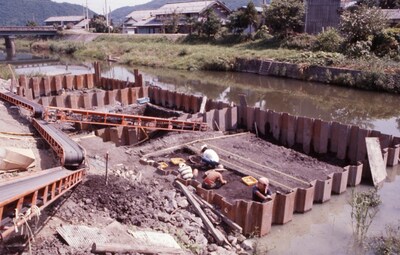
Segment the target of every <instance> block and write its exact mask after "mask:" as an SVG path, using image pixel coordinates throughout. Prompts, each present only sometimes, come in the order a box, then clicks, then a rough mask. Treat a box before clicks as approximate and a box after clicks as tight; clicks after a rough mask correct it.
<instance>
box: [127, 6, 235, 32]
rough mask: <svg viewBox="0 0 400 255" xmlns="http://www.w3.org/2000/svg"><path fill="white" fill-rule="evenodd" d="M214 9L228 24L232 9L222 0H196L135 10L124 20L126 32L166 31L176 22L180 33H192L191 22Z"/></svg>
mask: <svg viewBox="0 0 400 255" xmlns="http://www.w3.org/2000/svg"><path fill="white" fill-rule="evenodd" d="M208 9H212V10H213V11H214V12H215V13H216V15H217V16H218V17H219V18H220V20H221V23H222V24H226V22H227V21H228V16H229V14H230V9H229V8H228V7H227V6H226V5H225V4H223V3H222V2H220V1H195V2H180V3H169V4H165V5H163V6H162V7H160V8H159V9H156V10H147V11H134V12H132V13H131V14H129V15H128V16H127V17H126V18H127V19H126V21H125V22H124V27H125V28H128V29H125V32H128V33H129V32H130V31H134V32H135V33H139V34H154V33H165V32H168V31H166V29H167V26H168V24H171V23H172V22H175V23H176V26H177V32H178V33H190V30H191V25H190V24H191V22H194V21H200V20H201V19H202V18H203V17H204V14H205V12H206V10H208Z"/></svg>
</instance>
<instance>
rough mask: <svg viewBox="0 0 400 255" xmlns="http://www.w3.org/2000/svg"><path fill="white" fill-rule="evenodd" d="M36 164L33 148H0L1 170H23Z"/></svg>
mask: <svg viewBox="0 0 400 255" xmlns="http://www.w3.org/2000/svg"><path fill="white" fill-rule="evenodd" d="M34 165H35V155H34V154H33V151H32V150H31V149H19V148H12V147H3V148H0V170H6V171H7V170H23V169H27V168H30V167H33V166H34Z"/></svg>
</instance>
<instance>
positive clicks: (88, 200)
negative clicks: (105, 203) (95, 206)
mask: <svg viewBox="0 0 400 255" xmlns="http://www.w3.org/2000/svg"><path fill="white" fill-rule="evenodd" d="M84 202H85V204H91V203H92V199H90V198H87V199H85V200H84Z"/></svg>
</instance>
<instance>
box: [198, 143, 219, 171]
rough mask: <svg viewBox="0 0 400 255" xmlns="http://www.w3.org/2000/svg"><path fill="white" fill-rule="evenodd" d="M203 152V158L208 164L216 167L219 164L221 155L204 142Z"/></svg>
mask: <svg viewBox="0 0 400 255" xmlns="http://www.w3.org/2000/svg"><path fill="white" fill-rule="evenodd" d="M201 152H202V153H203V155H202V156H201V160H202V161H203V162H205V163H206V164H207V165H210V166H212V167H216V166H218V165H219V156H218V154H217V153H216V152H215V151H214V150H213V149H209V148H208V147H207V145H206V144H204V145H203V146H201Z"/></svg>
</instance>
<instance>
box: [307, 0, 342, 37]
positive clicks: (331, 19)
mask: <svg viewBox="0 0 400 255" xmlns="http://www.w3.org/2000/svg"><path fill="white" fill-rule="evenodd" d="M304 4H305V12H306V17H305V29H304V30H305V32H306V33H309V34H318V33H320V32H322V31H324V29H327V28H329V27H334V28H336V27H338V26H339V22H340V5H341V1H340V0H306V1H304Z"/></svg>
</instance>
